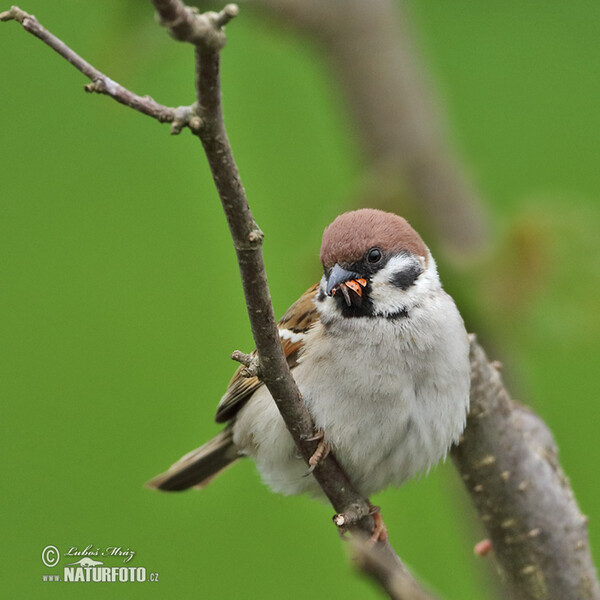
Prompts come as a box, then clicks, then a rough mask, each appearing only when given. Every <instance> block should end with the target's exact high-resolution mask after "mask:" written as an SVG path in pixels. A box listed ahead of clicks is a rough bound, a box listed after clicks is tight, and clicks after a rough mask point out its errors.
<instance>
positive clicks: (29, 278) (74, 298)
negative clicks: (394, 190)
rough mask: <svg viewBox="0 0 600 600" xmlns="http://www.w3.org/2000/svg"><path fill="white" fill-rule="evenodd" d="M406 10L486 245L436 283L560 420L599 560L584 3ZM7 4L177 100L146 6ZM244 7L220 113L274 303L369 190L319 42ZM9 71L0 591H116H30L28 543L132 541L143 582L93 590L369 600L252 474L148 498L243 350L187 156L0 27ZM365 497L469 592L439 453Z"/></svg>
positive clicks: (592, 67)
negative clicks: (479, 208)
mask: <svg viewBox="0 0 600 600" xmlns="http://www.w3.org/2000/svg"><path fill="white" fill-rule="evenodd" d="M410 6H411V9H412V11H413V13H414V20H415V24H416V27H417V30H418V33H419V37H420V39H421V44H422V47H423V50H424V53H425V56H426V58H427V61H428V64H429V66H430V68H431V71H432V73H433V75H434V78H435V81H436V84H437V86H438V89H439V90H440V92H441V97H442V99H443V102H444V104H445V106H446V108H447V113H448V117H449V123H450V126H449V129H450V131H451V132H452V139H453V142H454V145H455V147H456V148H457V149H458V151H459V153H460V155H461V156H462V158H463V159H464V160H465V162H466V164H467V165H468V169H469V172H470V174H471V176H472V177H473V178H474V179H475V181H476V182H477V185H478V187H479V189H480V190H481V191H482V194H483V197H484V198H485V200H486V202H487V203H488V205H489V210H490V214H491V215H492V218H493V220H494V229H495V232H496V235H497V238H496V241H495V249H494V252H493V253H492V255H491V256H490V257H489V258H488V259H487V262H480V263H479V265H478V266H475V267H473V268H472V269H471V271H469V272H468V273H465V275H464V278H463V279H461V278H460V277H459V276H458V275H456V273H455V274H453V275H452V276H451V277H450V276H449V277H448V278H447V287H448V288H449V289H450V291H451V292H452V293H453V294H455V296H456V297H457V298H459V303H460V304H461V306H462V307H463V309H464V311H465V314H468V315H469V320H470V321H471V319H472V320H473V322H478V323H485V328H486V337H487V339H489V340H491V341H492V342H493V347H494V349H498V352H499V354H500V355H501V356H502V357H503V359H504V360H505V373H506V376H507V378H508V379H509V380H510V381H511V385H512V389H513V391H514V393H515V395H517V394H518V396H519V397H520V398H521V399H522V400H523V401H525V402H527V403H530V404H533V405H534V406H535V408H536V410H538V411H539V412H540V413H541V415H542V416H543V417H544V418H545V419H546V420H547V421H548V423H549V425H550V426H551V428H552V429H553V431H554V433H555V435H556V438H557V441H558V444H559V447H560V449H561V458H562V462H563V466H564V467H565V469H566V471H567V473H568V474H569V476H570V478H571V482H572V484H573V487H574V490H575V492H576V494H577V497H578V499H579V501H580V504H581V506H582V508H583V510H584V512H586V513H587V514H588V515H589V516H590V533H591V538H592V542H593V547H594V548H595V551H596V555H598V554H599V553H600V526H598V523H597V521H598V520H599V518H600V504H599V503H598V497H599V494H600V481H599V480H598V478H597V477H596V476H595V473H596V467H597V464H598V462H599V461H600V449H599V446H598V444H597V443H595V442H594V440H595V436H596V429H595V428H596V424H597V422H598V416H599V414H598V412H599V409H598V402H597V396H598V377H597V374H596V369H597V364H598V362H599V361H600V344H599V343H598V334H599V333H600V311H598V291H599V287H600V286H599V281H600V267H599V264H600V263H599V261H598V257H599V255H600V247H599V246H600V242H599V238H598V234H597V230H598V223H599V216H600V205H599V203H598V198H599V197H600V170H598V168H597V157H598V142H599V136H598V131H600V113H599V112H598V110H597V106H598V98H599V93H600V77H598V70H599V67H600V36H598V35H597V22H598V18H599V17H600V5H598V3H596V2H592V1H584V0H582V1H580V2H577V3H575V4H573V3H567V2H560V1H558V0H547V1H546V2H544V3H542V2H540V1H535V2H531V3H525V4H524V3H520V2H517V1H516V0H508V1H507V2H503V3H496V4H495V5H490V4H489V3H485V4H482V3H477V2H473V1H472V0H471V1H469V0H458V1H457V2H452V3H442V2H435V1H433V0H425V1H421V2H416V1H415V0H411V1H410ZM6 8H7V7H6ZM22 8H24V9H25V10H28V11H29V12H33V13H35V14H36V15H37V16H38V18H39V19H40V20H41V22H42V24H44V25H45V26H46V27H47V28H48V29H50V30H51V31H53V32H54V33H55V34H56V35H58V36H59V37H61V38H62V39H64V40H65V41H66V42H67V43H68V44H69V45H71V47H72V48H74V49H75V50H76V51H78V52H79V53H81V55H82V56H84V57H85V58H86V59H87V60H89V61H90V62H92V64H94V65H95V66H96V67H98V68H99V69H101V70H103V71H104V72H106V73H107V74H109V75H110V76H111V77H112V78H113V79H115V80H117V81H119V82H120V83H122V84H123V85H126V86H127V87H130V88H131V89H133V90H135V91H137V92H138V93H142V94H144V93H149V94H151V95H152V96H153V97H155V98H156V99H157V100H158V101H159V102H163V103H165V104H171V105H179V104H185V103H189V102H191V101H192V99H193V76H192V67H193V57H192V52H191V51H190V49H189V48H187V47H186V46H184V45H181V44H177V43H174V42H173V41H171V40H170V39H169V38H168V36H167V35H165V33H164V31H161V30H160V29H159V28H158V27H157V26H156V24H155V23H154V20H153V17H152V13H151V10H150V9H149V7H148V5H147V3H140V2H131V1H130V2H118V1H117V0H105V1H104V2H102V3H90V2H83V1H82V0H65V1H64V2H61V3H60V5H58V4H56V3H52V2H48V1H47V0H46V1H44V0H28V1H27V3H26V4H24V5H23V6H22ZM243 9H244V10H243V11H242V15H241V16H240V17H239V18H238V19H237V20H236V21H235V22H234V23H232V24H231V25H230V26H229V28H228V32H229V43H228V46H227V48H226V50H225V52H224V55H223V88H224V102H225V110H226V117H227V125H228V130H229V134H230V137H231V140H232V143H233V146H234V152H235V155H236V157H237V160H238V162H239V165H240V169H241V172H242V176H243V178H244V183H245V186H246V189H247V192H248V195H249V198H250V202H251V205H252V208H253V211H254V213H255V216H256V218H257V220H258V222H259V223H260V225H261V227H262V229H263V230H264V231H265V232H266V243H265V256H266V263H267V268H268V273H269V278H270V283H271V291H272V294H273V301H274V305H275V309H276V312H277V313H278V314H281V313H282V312H283V311H284V310H285V309H286V307H287V306H288V305H289V304H290V303H291V302H292V301H293V300H294V299H295V298H296V297H297V296H298V295H299V294H300V293H301V292H302V291H304V289H305V288H307V287H308V286H309V285H310V284H311V283H312V282H313V281H314V280H315V279H316V278H317V277H318V275H319V265H318V253H317V249H318V246H319V241H320V235H321V232H322V230H323V227H324V226H325V225H327V224H328V223H329V222H330V221H331V220H332V219H333V217H334V216H335V215H336V214H338V213H339V212H341V211H343V210H344V208H345V207H347V206H348V202H349V198H352V197H353V196H354V195H355V194H356V190H357V188H358V186H360V185H362V184H363V181H362V179H363V176H364V175H363V173H362V171H361V168H362V163H361V151H360V147H359V142H358V140H357V139H356V137H355V135H354V130H353V124H352V121H351V119H350V117H349V115H348V113H347V110H346V107H345V105H344V99H343V97H341V95H340V92H339V90H337V89H336V87H335V81H334V79H333V77H332V74H331V73H330V72H329V71H328V69H327V67H326V64H325V61H323V59H322V57H321V56H320V55H319V51H318V49H316V48H312V47H311V45H310V44H309V43H308V42H307V40H305V39H301V38H299V37H296V36H294V35H292V34H291V33H289V32H282V31H278V30H277V29H276V28H274V27H273V26H272V24H271V23H264V22H262V21H261V20H259V19H258V17H257V16H255V15H253V14H252V11H251V10H246V6H245V5H244V6H243ZM0 63H1V64H0V69H1V72H2V94H1V96H0V98H1V105H0V106H1V108H2V110H1V111H0V119H1V125H0V131H1V132H2V145H1V146H0V157H1V164H2V184H1V190H2V191H1V202H0V213H1V218H0V245H1V246H2V261H1V267H0V268H1V270H2V282H3V285H2V288H1V291H0V298H1V302H2V311H1V317H0V324H1V325H0V327H1V329H0V331H1V332H2V339H3V344H2V357H1V360H0V381H1V382H2V390H3V391H2V397H3V411H2V412H3V417H2V436H1V440H2V441H1V444H2V446H1V448H2V456H3V468H4V478H5V479H4V480H5V488H6V489H7V490H8V493H6V491H5V493H4V494H2V499H1V509H0V514H2V518H3V525H2V529H3V533H4V540H5V541H4V543H3V545H2V552H3V557H2V560H1V561H0V565H1V568H2V570H3V573H2V575H3V576H2V581H3V588H4V590H5V593H6V594H7V596H10V597H14V598H20V597H40V598H41V597H57V598H58V597H60V598H70V597H77V598H81V597H84V598H88V597H89V598H95V597H98V598H99V597H106V584H104V585H100V584H79V585H77V586H69V585H65V584H56V583H55V584H51V583H42V581H41V575H42V574H44V573H46V572H52V570H48V569H46V568H45V567H43V565H42V563H41V560H40V552H41V550H42V548H43V547H44V546H46V545H48V544H54V545H56V546H57V547H59V548H60V549H61V550H65V549H67V548H68V547H69V546H79V547H80V548H81V547H85V546H87V545H88V544H92V545H94V546H99V547H107V546H122V547H123V548H124V549H125V548H130V549H132V550H134V551H135V552H136V556H135V559H134V561H133V563H132V564H135V565H137V566H141V565H143V566H146V567H147V569H148V571H158V572H159V573H160V582H159V583H155V584H150V583H145V584H115V585H113V586H110V593H111V597H115V598H117V597H126V598H142V597H144V598H148V597H165V595H168V596H169V597H178V596H180V597H187V596H191V595H194V596H195V597H199V598H260V599H266V598H277V597H281V596H283V595H285V596H286V597H288V598H290V599H292V598H305V597H307V596H312V595H315V594H317V595H318V596H319V597H324V598H342V597H343V598H376V597H379V594H378V592H376V591H375V590H373V589H372V588H371V586H370V584H369V583H367V582H365V581H363V580H361V579H358V578H355V577H353V576H349V569H348V565H347V561H346V559H345V557H344V549H343V545H342V544H340V542H339V541H338V539H337V536H336V534H335V531H334V529H333V526H332V525H330V523H329V517H330V515H331V513H332V510H331V508H329V507H324V506H323V505H320V504H319V503H317V502H313V501H310V500H308V499H306V498H283V497H280V496H276V495H274V494H272V493H270V492H269V491H268V490H266V489H265V488H264V486H263V485H262V484H261V483H260V482H259V480H258V477H257V475H256V473H255V470H254V467H253V465H252V464H251V463H250V462H248V463H245V464H239V465H236V466H235V467H233V468H232V469H230V470H229V471H228V472H227V473H226V474H225V475H224V476H222V477H220V478H219V479H218V480H217V481H216V482H214V484H213V485H211V486H210V487H209V488H207V489H206V490H204V491H203V492H201V493H194V492H191V493H186V494H180V495H174V496H173V495H161V494H157V493H153V492H151V491H149V490H146V489H144V488H143V483H144V482H145V481H146V480H147V479H149V478H150V477H151V476H153V475H155V474H156V473H157V472H158V471H160V470H162V469H164V468H165V467H167V466H168V465H169V464H170V462H171V461H173V460H175V459H176V458H178V457H179V456H180V455H181V454H182V453H184V452H186V451H188V450H190V449H191V448H192V447H194V446H195V445H199V444H200V443H201V442H203V441H204V440H206V439H207V438H208V437H209V436H211V435H212V434H214V433H215V432H216V431H218V427H217V426H216V425H215V424H214V423H212V417H213V412H214V408H215V406H216V403H217V401H218V399H219V397H220V395H221V393H222V391H223V388H224V385H225V384H226V382H227V380H228V378H229V376H230V374H231V372H232V370H233V368H234V365H233V364H231V363H230V361H229V360H228V358H227V357H228V355H229V353H230V352H231V351H232V350H233V349H235V348H240V349H242V350H250V349H251V347H252V340H251V336H250V332H249V329H248V325H247V318H246V314H245V308H244V303H243V299H242V295H241V289H240V285H239V281H238V274H237V266H236V263H235V258H234V254H233V250H232V248H231V244H230V242H229V238H228V232H227V228H226V224H225V220H224V218H223V215H222V214H221V209H220V206H219V203H218V199H217V197H216V193H215V191H214V189H213V185H212V182H211V180H210V175H209V172H208V169H207V167H206V164H205V160H204V157H203V155H202V152H201V147H200V145H199V144H198V142H197V140H195V139H193V138H192V137H191V136H189V135H188V134H187V133H184V134H183V135H181V136H179V137H178V138H172V137H169V135H168V128H167V126H164V125H162V126H161V125H158V124H157V123H155V122H152V121H150V120H149V119H147V118H145V117H143V116H141V115H139V114H136V113H133V112H132V111H129V110H126V109H124V108H123V107H122V106H119V105H117V104H116V103H114V102H112V101H110V100H109V99H107V98H104V97H100V96H87V95H85V94H84V93H83V91H82V87H83V84H84V83H85V81H84V78H83V77H82V76H81V75H80V74H79V73H77V72H76V71H75V70H74V69H72V68H71V67H70V66H69V65H68V64H67V63H66V62H65V61H63V60H62V59H59V58H58V57H57V56H56V55H55V54H54V53H53V52H52V51H50V50H49V49H48V48H46V47H44V46H43V45H42V44H41V43H40V42H39V41H37V40H35V39H34V38H33V37H31V36H29V35H28V34H26V33H25V32H24V31H22V30H21V29H20V28H19V27H18V26H17V25H15V24H14V23H6V24H2V25H1V27H0ZM428 241H429V242H430V243H431V245H432V246H435V241H434V240H428ZM444 276H445V273H444V272H442V277H443V278H444ZM375 502H377V503H378V504H381V505H382V506H383V514H384V515H385V519H386V523H387V525H388V528H389V530H390V532H391V540H392V542H393V544H394V546H395V547H396V548H397V550H398V551H399V552H400V554H401V555H402V556H403V557H404V558H405V560H406V561H407V563H408V564H409V565H411V566H412V568H413V569H414V570H415V572H417V573H418V574H419V575H420V576H421V577H423V578H424V579H425V580H427V581H428V582H429V583H430V584H431V585H432V586H434V587H435V588H437V589H439V590H441V591H443V595H444V597H445V598H448V599H453V598H454V599H458V598H475V597H483V596H486V594H487V585H488V584H487V583H486V573H485V572H486V570H487V569H488V566H487V565H486V563H485V562H484V561H482V560H480V559H479V560H477V559H475V558H474V557H473V555H472V546H473V544H474V543H475V542H477V541H478V540H479V536H481V535H482V533H481V530H480V529H479V526H478V524H477V522H476V519H475V517H474V514H473V511H472V509H471V507H470V504H469V500H468V499H467V498H465V494H464V492H463V491H462V489H461V485H460V482H459V481H458V480H457V477H456V475H455V473H454V470H453V468H452V466H451V465H444V466H442V467H438V468H437V469H436V470H434V472H433V473H431V474H430V475H429V476H428V477H427V478H423V479H421V480H420V481H417V482H412V483H410V484H408V485H406V486H405V487H404V488H402V489H401V490H389V491H386V492H384V493H382V494H380V495H379V496H378V497H377V498H375ZM106 563H107V564H110V566H113V565H115V564H117V563H115V562H114V560H113V561H112V562H110V563H109V559H107V560H106ZM61 564H62V563H61Z"/></svg>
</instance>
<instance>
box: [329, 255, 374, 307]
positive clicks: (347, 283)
mask: <svg viewBox="0 0 600 600" xmlns="http://www.w3.org/2000/svg"><path fill="white" fill-rule="evenodd" d="M366 285H367V280H366V279H364V278H362V277H361V276H360V275H359V274H358V273H355V272H353V271H347V270H346V269H343V268H342V267H340V265H338V264H335V265H334V267H333V269H331V272H330V273H329V277H327V295H328V296H333V295H335V293H336V291H337V290H338V289H339V288H340V286H343V289H342V291H343V292H345V293H344V297H345V298H346V300H348V296H347V293H348V292H347V290H346V289H345V288H348V289H351V290H352V291H353V292H355V293H356V294H357V295H358V296H362V289H363V288H364V287H365V286H366Z"/></svg>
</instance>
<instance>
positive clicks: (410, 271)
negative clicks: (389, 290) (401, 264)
mask: <svg viewBox="0 0 600 600" xmlns="http://www.w3.org/2000/svg"><path fill="white" fill-rule="evenodd" d="M421 272H422V271H421V268H420V267H419V266H418V265H409V266H408V267H405V268H404V269H402V271H398V272H396V273H394V274H393V275H392V277H391V283H393V284H394V285H395V286H397V287H399V288H400V289H401V290H407V289H408V288H409V287H410V286H411V285H413V284H414V283H415V281H416V280H417V279H418V278H419V275H421Z"/></svg>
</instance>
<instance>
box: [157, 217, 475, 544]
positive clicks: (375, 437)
mask: <svg viewBox="0 0 600 600" xmlns="http://www.w3.org/2000/svg"><path fill="white" fill-rule="evenodd" d="M320 259H321V264H322V267H323V276H322V277H321V280H320V282H319V283H317V284H315V285H313V286H312V287H310V288H309V289H308V290H307V291H306V292H305V293H304V294H303V295H302V296H301V297H300V298H299V299H298V300H297V301H296V302H295V303H294V304H292V306H291V307H290V308H289V309H288V311H287V312H286V313H285V314H284V315H283V317H282V318H281V320H280V321H279V322H278V330H279V336H280V340H281V344H282V346H283V350H284V353H285V356H286V358H287V362H288V365H289V367H290V369H291V372H292V374H293V376H294V378H295V380H296V383H297V385H298V388H299V390H300V392H301V395H302V398H303V400H304V402H305V404H306V406H307V408H308V410H309V412H310V414H311V415H312V418H313V420H314V422H315V426H316V428H317V430H318V431H319V433H320V435H321V437H322V440H321V441H322V444H321V443H320V444H319V448H318V449H317V452H316V453H315V454H316V455H317V456H314V455H313V458H315V461H312V460H311V464H313V463H315V464H316V462H318V459H319V458H321V457H322V456H323V455H324V454H325V453H327V452H328V451H332V452H334V455H335V457H336V459H337V461H338V462H339V463H340V465H341V466H342V468H343V469H344V471H345V472H346V474H347V475H348V477H349V478H350V480H351V481H352V483H353V485H354V486H355V487H356V489H357V490H358V491H359V492H360V493H361V494H363V495H365V496H367V497H368V496H370V495H371V494H374V493H376V492H379V491H381V490H383V489H385V488H387V487H388V486H391V485H393V486H399V485H401V484H402V483H404V482H405V481H406V480H408V479H410V478H412V477H414V476H415V475H417V474H419V473H423V472H426V471H428V470H429V469H430V468H431V467H432V466H433V465H435V464H436V463H438V462H439V461H440V460H441V459H445V457H446V455H447V453H448V451H449V449H450V447H451V446H452V444H455V443H457V442H458V441H459V438H460V435H461V433H462V431H463V429H464V427H465V424H466V417H467V412H468V408H469V389H470V363H469V341H468V336H467V332H466V329H465V325H464V322H463V319H462V318H461V315H460V313H459V311H458V309H457V307H456V304H455V302H454V300H453V299H452V297H451V296H450V295H448V294H447V293H446V292H445V291H444V290H443V288H442V284H441V282H440V278H439V276H438V272H437V267H436V263H435V261H434V259H433V257H432V255H431V252H430V251H429V249H428V247H427V246H426V245H425V243H424V242H423V240H422V238H421V236H420V235H419V234H418V233H417V232H416V231H415V230H414V229H413V228H412V227H411V225H410V224H409V223H408V221H406V219H404V218H403V217H400V216H399V215H396V214H393V213H390V212H384V211H381V210H377V209H370V208H363V209H359V210H355V211H351V212H346V213H344V214H341V215H340V216H338V217H337V218H336V219H335V220H334V221H333V222H332V223H331V224H330V225H329V226H328V227H327V228H326V229H325V230H324V233H323V238H322V243H321V249H320ZM246 375H247V373H246ZM215 420H216V421H217V422H218V423H223V424H225V427H224V429H223V430H222V431H221V432H220V433H219V434H218V435H217V436H216V437H214V438H213V439H212V440H210V441H209V442H207V443H206V444H204V445H202V446H200V447H199V448H197V449H195V450H193V451H191V452H189V453H188V454H186V455H185V456H183V457H182V458H181V459H179V460H178V461H177V462H176V463H175V464H173V466H171V467H170V468H169V469H168V470H167V471H166V472H165V473H163V474H161V475H159V476H157V477H155V478H154V479H153V480H151V481H150V482H149V483H148V485H149V487H152V488H157V489H160V490H163V491H181V490H185V489H188V488H191V487H196V488H202V487H204V486H205V485H207V484H208V483H210V482H211V481H212V480H213V479H214V477H215V476H216V475H217V474H219V473H220V472H221V471H223V470H224V469H225V468H227V467H228V466H230V465H231V464H232V463H234V462H236V461H238V460H240V459H243V458H244V457H250V458H252V459H253V460H254V461H255V463H256V466H257V468H258V471H259V473H260V475H261V477H262V479H263V481H264V482H265V483H266V484H267V485H268V486H269V487H270V488H271V489H272V490H273V491H275V492H279V493H282V494H285V495H293V494H302V493H308V494H310V495H313V496H316V497H322V496H323V493H322V491H321V489H320V487H319V485H318V483H317V481H316V480H315V478H314V477H312V476H308V477H307V476H306V475H307V466H306V463H305V462H304V460H302V458H301V457H300V455H299V453H298V451H297V449H296V447H295V444H294V441H293V439H292V437H291V435H290V433H289V432H288V430H287V428H286V426H285V424H284V421H283V419H282V417H281V415H280V413H279V411H278V409H277V406H276V404H275V402H274V401H273V399H272V398H271V396H270V394H269V391H268V390H267V388H266V386H264V385H263V384H262V383H261V381H260V380H259V379H258V377H256V376H251V377H248V376H245V374H244V367H243V366H241V367H240V368H238V370H237V371H236V373H235V374H234V376H233V378H232V379H231V381H230V383H229V385H228V387H227V389H226V392H225V394H224V396H223V397H222V398H221V401H220V402H219V404H218V407H217V411H216V417H215ZM313 466H314V464H313ZM374 509H376V507H374ZM380 530H381V528H380ZM381 535H382V537H381V539H385V538H384V537H383V536H385V535H387V534H386V533H385V530H384V526H383V533H382V534H381Z"/></svg>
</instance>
